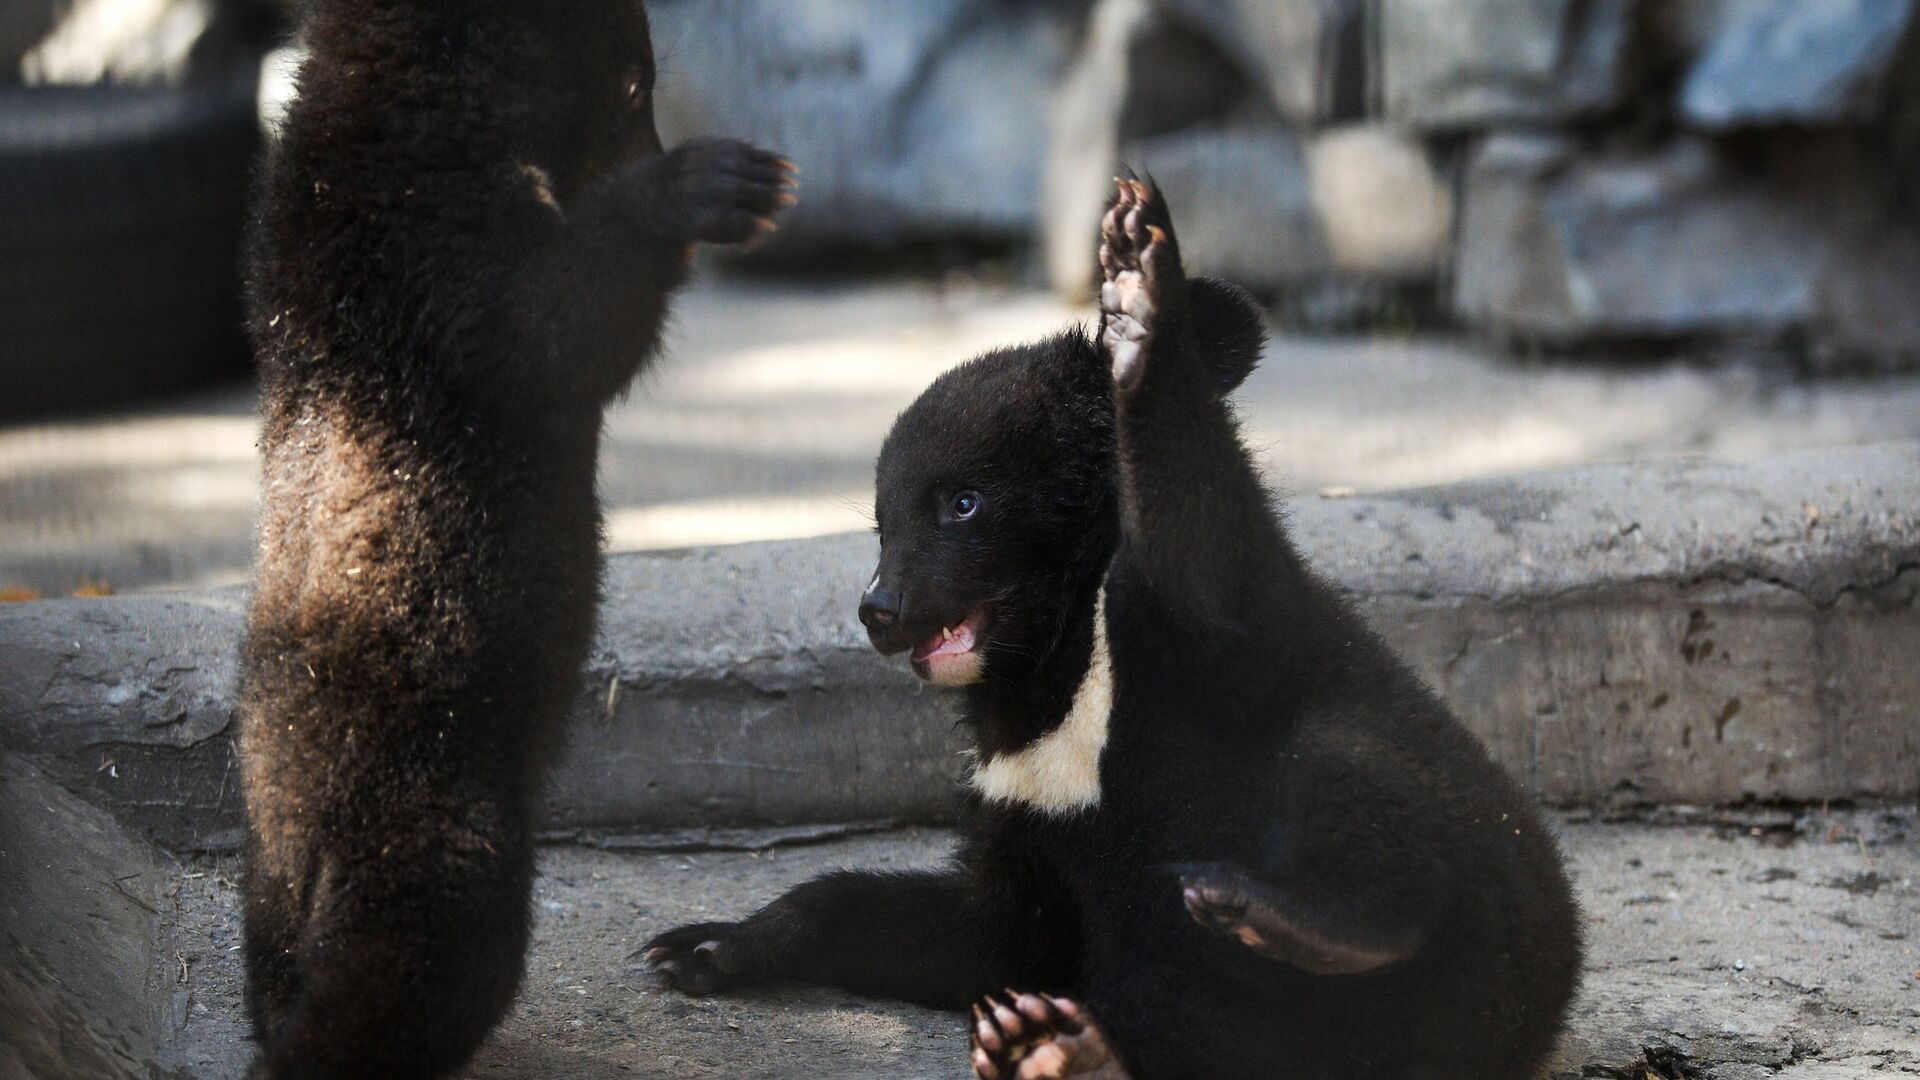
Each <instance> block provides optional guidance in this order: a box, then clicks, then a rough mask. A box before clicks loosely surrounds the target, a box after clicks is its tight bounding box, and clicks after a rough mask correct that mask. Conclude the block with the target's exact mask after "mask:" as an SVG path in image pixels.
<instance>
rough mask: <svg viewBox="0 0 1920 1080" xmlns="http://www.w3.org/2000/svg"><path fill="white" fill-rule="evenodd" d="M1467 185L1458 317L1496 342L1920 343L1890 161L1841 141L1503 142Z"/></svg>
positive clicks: (1919, 278) (1919, 267)
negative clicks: (1748, 146)
mask: <svg viewBox="0 0 1920 1080" xmlns="http://www.w3.org/2000/svg"><path fill="white" fill-rule="evenodd" d="M1464 187H1465V194H1464V203H1465V205H1464V209H1463V219H1462V223H1461V229H1460V237H1461V241H1460V250H1459V253H1458V257H1457V258H1458V262H1457V268H1456V281H1455V294H1454V303H1455V310H1456V312H1457V314H1458V315H1459V316H1460V317H1461V318H1462V319H1463V320H1465V321H1467V322H1469V323H1471V324H1474V325H1478V326H1480V327H1483V328H1485V329H1488V330H1490V331H1493V332H1495V333H1496V334H1498V335H1500V336H1502V337H1506V338H1512V339H1517V340H1524V341H1535V342H1540V343H1543V344H1548V345H1555V346H1569V345H1581V344H1587V343H1607V342H1613V343H1619V342H1653V341H1669V342H1671V341H1685V340H1692V339H1703V338H1709V337H1725V336H1738V337H1762V338H1770V339H1785V338H1789V337H1793V338H1797V339H1802V340H1805V341H1807V342H1808V343H1810V344H1811V345H1812V347H1813V348H1812V352H1813V355H1814V357H1815V358H1816V359H1817V358H1818V356H1819V355H1820V354H1821V353H1822V352H1829V353H1836V352H1837V353H1852V352H1855V351H1865V352H1870V353H1874V354H1877V355H1882V356H1890V357H1891V356H1910V355H1912V354H1913V353H1914V352H1915V351H1916V350H1920V315H1916V314H1915V313H1914V311H1913V307H1914V305H1913V303H1912V297H1914V296H1916V295H1920V243H1916V241H1915V238H1914V235H1913V232H1912V229H1911V228H1910V227H1909V226H1908V225H1907V224H1905V223H1904V218H1903V216H1902V215H1900V214H1899V213H1898V212H1897V209H1896V207H1897V202H1896V200H1895V199H1894V198H1893V193H1892V190H1891V186H1890V184H1889V183H1888V180H1887V177H1886V176H1885V171H1884V169H1883V167H1882V166H1881V165H1880V164H1879V163H1878V162H1877V161H1876V160H1875V159H1874V158H1873V156H1872V155H1870V154H1865V153H1862V152H1861V151H1859V150H1858V148H1857V147H1856V146H1855V145H1854V144H1852V143H1850V142H1848V141H1847V140H1844V139H1841V138H1835V137H1821V136H1806V137H1805V138H1804V139H1802V140H1801V141H1800V142H1798V143H1797V144H1794V145H1791V146H1770V147H1765V148H1761V149H1758V150H1747V151H1735V150H1733V149H1730V148H1728V147H1726V146H1724V145H1721V144H1717V143H1713V142H1710V141H1707V140H1704V139H1699V138H1694V137H1682V138H1678V139H1675V140H1673V141H1671V142H1670V143H1668V144H1666V145H1664V146H1661V147H1658V148H1655V149H1651V150H1617V151H1602V152H1592V151H1591V148H1587V147H1583V146H1582V145H1581V144H1580V143H1578V142H1576V141H1575V140H1573V139H1571V138H1568V137H1555V136H1496V137H1494V138H1492V139H1490V140H1488V141H1487V143H1486V144H1485V145H1484V146H1483V147H1482V148H1481V149H1480V150H1479V152H1478V153H1477V155H1476V156H1475V158H1474V160H1473V162H1472V164H1471V166H1470V168H1469V169H1468V171H1467V176H1466V179H1465V185H1464Z"/></svg>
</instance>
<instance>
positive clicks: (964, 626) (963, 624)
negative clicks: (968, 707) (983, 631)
mask: <svg viewBox="0 0 1920 1080" xmlns="http://www.w3.org/2000/svg"><path fill="white" fill-rule="evenodd" d="M979 643H980V614H979V613H978V612H975V613H973V614H971V615H968V616H967V617H966V618H964V619H962V620H960V622H959V624H958V625H955V626H945V627H941V628H940V631H939V632H938V633H935V634H932V635H930V636H928V638H927V639H926V640H925V641H922V642H921V643H920V644H918V645H915V646H914V647H913V655H912V657H911V659H912V661H913V673H914V674H915V675H918V676H920V677H921V678H922V679H925V680H926V681H928V682H930V683H933V684H934V685H936V686H964V685H966V684H967V683H970V682H973V681H975V680H977V679H978V678H979V677H980V668H981V663H982V661H981V657H980V653H979V650H978V646H979Z"/></svg>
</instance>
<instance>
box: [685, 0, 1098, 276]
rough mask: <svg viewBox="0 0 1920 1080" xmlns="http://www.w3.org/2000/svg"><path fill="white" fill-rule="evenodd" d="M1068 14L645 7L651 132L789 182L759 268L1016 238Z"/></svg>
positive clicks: (756, 5)
mask: <svg viewBox="0 0 1920 1080" xmlns="http://www.w3.org/2000/svg"><path fill="white" fill-rule="evenodd" d="M1085 6H1086V5H1085V4H1082V3H1077V2H1069V0H1049V2H1041V3H1017V2H1014V0H916V2H915V3H912V4H894V3H884V2H881V0H858V2H852V0H847V2H826V0H804V2H797V0H741V2H738V3H727V4H715V3H709V2H706V0H656V2H654V3H652V4H650V5H649V9H650V11H651V13H652V17H653V23H654V46H655V50H656V52H657V53H658V55H659V58H660V61H659V67H660V77H659V83H658V89H657V91H656V101H657V112H658V116H659V120H660V126H661V132H662V134H663V135H664V136H666V137H667V138H668V140H669V141H673V140H676V139H680V138H685V137H687V136H689V135H699V134H710V135H726V136H733V137H736V138H743V139H748V140H751V141H753V142H756V143H759V144H762V145H765V146H767V147H770V148H772V149H776V150H779V151H781V152H782V153H785V154H787V155H788V156H790V157H791V158H793V159H794V161H795V162H797V163H798V164H799V165H800V167H801V169H802V170H803V175H802V178H801V185H802V186H801V201H800V204H799V205H798V206H796V207H794V208H793V210H792V211H791V212H790V213H788V214H786V215H784V216H783V218H782V223H781V231H780V232H779V233H778V234H776V235H775V236H774V237H772V238H770V240H769V242H767V243H764V244H762V245H760V246H759V249H758V250H759V252H760V254H762V255H768V256H776V257H777V256H779V255H782V254H789V255H790V254H796V253H800V252H803V251H808V250H817V249H819V248H822V247H838V246H863V247H890V246H894V245H897V244H900V243H904V242H911V241H914V240H921V239H953V238H960V239H985V240H994V239H1006V238H1017V237H1024V236H1026V235H1029V234H1030V233H1031V232H1032V231H1033V228H1034V225H1035V223H1036V217H1037V215H1038V204H1039V190H1040V172H1041V162H1042V160H1043V157H1044V155H1045V148H1046V143H1047V132H1048V120H1047V108H1046V106H1047V103H1048V101H1049V100H1050V99H1051V95H1052V90H1053V86H1054V82H1055V80H1056V78H1057V77H1058V75H1059V72H1060V70H1061V69H1062V68H1063V67H1064V65H1065V63H1066V61H1067V58H1068V55H1069V53H1070V51H1071V49H1072V46H1073V38H1074V35H1075V32H1076V28H1077V26H1078V24H1079V22H1080V19H1081V16H1082V15H1083V14H1084V11H1085Z"/></svg>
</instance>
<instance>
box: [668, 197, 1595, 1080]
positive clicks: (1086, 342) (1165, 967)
mask: <svg viewBox="0 0 1920 1080" xmlns="http://www.w3.org/2000/svg"><path fill="white" fill-rule="evenodd" d="M1102 233H1103V236H1102V240H1103V242H1102V246H1101V252H1100V259H1101V264H1102V266H1103V268H1104V271H1105V278H1106V280H1105V284H1104V286H1103V289H1102V294H1101V325H1100V333H1099V336H1098V337H1097V338H1089V337H1087V336H1086V335H1085V334H1083V333H1080V332H1077V331H1075V332H1069V333H1066V334H1063V335H1060V336H1058V337H1055V338H1053V339H1051V340H1048V341H1044V342H1041V343H1039V344H1036V345H1030V346H1025V347H1022V348H1016V349H1009V350H1004V351H1001V352H995V353H991V354H989V355H986V356H983V357H980V358H978V359H976V360H973V361H971V362H970V363H968V364H965V365H962V366H960V367H958V368H955V369H954V370H953V371H950V372H948V373H947V374H945V375H943V376H941V377H940V378H939V379H938V380H936V381H935V382H934V384H933V385H932V386H931V387H929V388H928V389H927V391H926V392H925V393H924V394H923V395H922V396H921V397H920V399H919V400H918V401H916V402H914V404H913V405H912V406H910V407H909V408H908V409H907V410H906V411H905V412H904V413H902V414H901V416H900V419H899V420H898V421H897V422H896V423H895V425H894V429H893V431H892V433H891V434H890V435H889V436H888V437H887V440H886V443H885V446H884V447H883V448H882V450H881V453H880V462H879V469H878V474H879V475H878V486H877V491H876V506H875V510H876V516H877V518H878V521H879V527H880V566H879V569H878V571H877V572H876V573H875V575H874V578H873V581H872V583H871V584H870V585H869V587H868V589H867V592H866V594H865V596H864V598H863V600H862V603H861V605H860V616H861V619H862V621H863V622H864V623H865V624H866V626H867V628H868V633H869V636H870V637H871V639H872V641H873V643H874V645H875V646H876V647H877V648H879V649H880V650H881V651H882V652H885V653H888V654H892V653H897V652H908V651H911V661H912V665H913V668H914V670H915V672H916V673H917V674H919V675H920V677H921V678H923V679H926V680H928V681H930V682H933V683H937V684H942V685H951V686H959V687H962V688H963V690H962V693H963V694H964V695H965V697H964V705H963V715H964V719H965V721H966V722H967V725H968V726H969V727H970V729H971V731H972V733H973V735H974V739H975V748H976V756H975V761H974V770H973V775H972V778H971V786H972V788H973V790H974V793H975V795H976V799H975V800H974V807H973V810H972V812H971V815H970V820H969V821H968V823H967V825H966V827H965V830H964V839H963V840H962V842H961V845H960V849H959V852H958V854H957V857H956V859H955V861H954V864H953V865H952V866H950V867H949V868H946V869H941V870H937V871H931V872H922V873H887V874H879V873H867V872H842V873H836V874H829V875H827V876H825V877H821V878H818V879H816V880H814V881H811V882H808V883H807V884H804V885H802V886H800V887H799V888H797V889H795V890H793V891H792V892H790V893H788V894H787V895H786V896H784V897H781V898H780V899H778V900H775V901H774V902H773V903H772V904H769V905H768V906H767V907H766V908H764V909H762V910H761V911H760V912H759V913H757V914H755V915H753V916H751V917H750V918H748V919H746V920H745V921H744V922H738V923H709V924H704V925H698V926H689V927H684V928H681V929H678V930H673V931H669V932H667V933H665V934H662V935H660V936H659V937H658V938H656V939H655V940H654V941H653V943H652V945H651V947H650V951H649V953H648V956H649V959H650V961H651V962H652V963H653V965H654V966H655V967H656V968H657V969H658V971H659V972H660V974H661V976H662V977H663V979H664V980H665V981H666V982H667V983H669V984H670V985H674V986H678V987H680V988H682V989H685V990H687V991H689V992H691V993H708V992H712V991H715V990H723V989H728V988H732V987H737V986H745V985H749V984H753V983H759V982H764V981H769V980H777V979H798V980H804V981H812V982H823V983H830V984H833V985H836V986H840V987H843V988H846V989H848V990H852V991H855V992H859V993H867V994H874V995H878V996H886V997H897V998H904V999H907V1000H910V1001H915V1002H919V1003H922V1004H926V1005H932V1006H939V1007H948V1008H962V1007H965V1006H966V1005H967V1004H969V1003H976V1004H975V1007H974V1012H973V1017H974V1019H973V1025H972V1034H973V1065H974V1068H975V1070H976V1071H977V1072H978V1073H979V1075H980V1076H982V1077H986V1078H988V1080H1037V1078H1043V1077H1065V1076H1079V1077H1099V1078H1105V1080H1119V1078H1125V1077H1132V1078H1135V1080H1173V1078H1196V1077H1218V1078H1221V1080H1248V1078H1253V1077H1285V1078H1287V1080H1335V1078H1338V1080H1365V1078H1381V1080H1415V1078H1441V1077H1463V1076H1500V1077H1515V1078H1519V1077H1526V1076H1530V1075H1533V1073H1534V1071H1535V1070H1536V1069H1537V1068H1538V1067H1539V1066H1540V1065H1541V1063H1542V1062H1543V1060H1544V1059H1545V1057H1546V1055H1547V1053H1548V1051H1549V1049H1550V1047H1551V1046H1552V1044H1553V1041H1554V1038H1555V1035H1556V1033H1557V1031H1558V1030H1559V1027H1560V1024H1561V1020H1562V1016H1563V1014H1564V1012H1565V1010H1566V1008H1567V1004H1568V1002H1569V1000H1570V998H1571V997H1572V995H1573V992H1574V988H1575V985H1576V983H1577V981H1578V975H1579V967H1580V951H1581V949H1580V932H1579V919H1578V913H1577V911H1576V908H1575V906H1574V902H1573V899H1572V896H1571V892H1570V889H1569V887H1568V882H1567V878H1566V875H1565V873H1564V872H1563V870H1562V867H1561V861H1560V856H1559V853H1558V850H1557V848H1556V846H1555V843H1554V840H1553V837H1552V836H1551V834H1550V833H1549V832H1548V830H1547V828H1546V825H1545V824H1544V822H1543V821H1542V820H1541V818H1540V815H1539V814H1538V812H1537V811H1536V810H1535V808H1534V805H1533V800H1532V798H1531V797H1530V796H1529V795H1528V793H1527V792H1526V791H1524V790H1523V789H1521V788H1520V787H1519V786H1518V785H1517V784H1515V783H1514V782H1513V781H1512V780H1511V779H1510V778H1509V777H1508V776H1507V775H1506V774H1505V773H1504V772H1503V771H1502V770H1501V769H1500V768H1499V767H1498V766H1497V765H1496V764H1495V763H1494V762H1493V761H1492V760H1491V759H1489V758H1488V756H1487V754H1486V752H1485V751H1484V750H1483V749H1482V748H1481V746H1480V744H1479V743H1478V742H1476V741H1475V740H1474V738H1473V737H1472V736H1471V735H1470V734H1468V732H1467V731H1466V729H1465V728H1463V727H1462V726H1461V725H1460V723H1459V722H1458V721H1457V720H1455V719H1454V717H1453V716H1452V715H1451V714H1449V713H1448V711H1447V709H1446V707H1445V706H1444V705H1443V704H1441V702H1440V701H1439V700H1438V699H1437V698H1435V697H1434V695H1433V694H1432V693H1431V692H1430V691H1428V690H1427V688H1426V687H1425V686H1423V685H1422V684H1421V683H1420V681H1419V680H1418V679H1417V678H1416V677H1415V676H1414V675H1413V674H1412V673H1411V672H1409V671H1408V670H1407V668H1406V667H1405V666H1404V665H1402V664H1401V662H1400V661H1399V660H1398V659H1397V658H1395V657H1394V656H1393V655H1392V653H1391V652H1389V650H1388V649H1387V648H1386V646H1385V645H1384V644H1383V643H1382V642H1381V640H1380V639H1379V637H1378V636H1377V635H1375V634H1374V633H1373V632H1372V630H1370V629H1369V628H1368V627H1367V625H1366V624H1365V623H1364V621H1362V619H1361V618H1360V617H1359V616H1358V615H1357V614H1356V613H1355V612H1354V611H1353V609H1352V607H1351V606H1350V605H1349V604H1348V603H1347V601H1345V600H1344V599H1343V598H1342V597H1341V596H1340V595H1339V593H1338V592H1337V591H1336V590H1335V589H1334V588H1333V587H1331V586H1329V585H1328V584H1327V583H1326V582H1324V581H1322V580H1321V579H1320V578H1319V577H1317V576H1316V575H1315V574H1314V573H1313V572H1312V571H1311V570H1310V569H1309V568H1308V567H1307V566H1306V564H1305V562H1304V561H1303V560H1302V558H1301V557H1300V555H1299V553H1298V552H1297V551H1296V550H1295V549H1294V547H1293V545H1292V543H1291V542H1290V541H1289V540H1288V537H1287V533H1286V530H1285V528H1284V525H1283V522H1282V519H1281V518H1280V516H1279V515H1278V514H1276V512H1275V509H1274V507H1273V505H1272V502H1271V499H1270V497H1269V495H1268V493H1267V491H1266V490H1265V488H1264V487H1263V485H1262V483H1261V480H1260V477H1259V474H1258V472H1257V471H1256V468H1255V466H1254V463H1253V459H1252V457H1251V455H1249V453H1248V452H1247V450H1246V448H1245V446H1244V444H1243V443H1242V442H1241V440H1240V437H1239V433H1238V430H1237V428H1236V425H1235V422H1234V417H1233V412H1232V408H1231V406H1230V405H1229V404H1228V402H1227V400H1226V398H1227V395H1228V393H1229V392H1231V391H1232V390H1233V389H1234V388H1235V387H1236V386H1238V385H1239V383H1240V382H1241V380H1242V379H1244V378H1245V377H1246V375H1247V373H1248V372H1249V371H1250V370H1251V369H1252V367H1253V365H1254V364H1255V363H1256V362H1257V360H1258V358H1259V353H1260V349H1261V347H1262V345H1263V343H1264V339H1265V335H1264V330H1263V328H1262V325H1261V320H1260V317H1259V313H1258V310H1257V309H1256V308H1255V307H1254V306H1253V305H1252V303H1251V301H1250V300H1249V299H1248V298H1247V297H1246V296H1245V294H1244V293H1242V292H1240V291H1239V290H1237V289H1235V288H1233V287H1232V286H1229V285H1224V284H1222V283H1220V282H1215V281H1209V280H1207V279H1204V278H1202V279H1194V280H1191V281H1190V280H1189V279H1188V278H1187V277H1186V275H1185V274H1184V272H1183V270H1182V268H1181V265H1180V256H1179V250H1178V246H1177V243H1176V241H1175V238H1174V229H1173V222H1172V218H1171V216H1170V215H1169V213H1168V210H1167V206H1166V202H1165V200H1164V199H1163V198H1162V197H1161V195H1160V194H1159V192H1158V191H1157V190H1155V189H1153V188H1151V187H1149V186H1147V185H1144V184H1140V183H1137V182H1134V181H1124V182H1122V183H1121V185H1120V192H1119V196H1118V198H1117V200H1116V202H1115V204H1114V206H1113V207H1112V209H1111V211H1110V212H1109V213H1108V215H1107V217H1106V219H1105V221H1104V223H1103V228H1102ZM1006 987H1011V988H1013V989H1010V990H1004V991H1003V989H1002V988H1006Z"/></svg>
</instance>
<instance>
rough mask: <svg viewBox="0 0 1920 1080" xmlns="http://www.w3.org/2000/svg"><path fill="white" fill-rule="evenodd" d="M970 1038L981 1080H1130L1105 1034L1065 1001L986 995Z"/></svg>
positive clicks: (1040, 996)
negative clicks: (1071, 1078)
mask: <svg viewBox="0 0 1920 1080" xmlns="http://www.w3.org/2000/svg"><path fill="white" fill-rule="evenodd" d="M972 1034H973V1071H974V1074H975V1075H976V1076H978V1077H979V1078H980V1080H1067V1078H1069V1077H1078V1078H1081V1080H1129V1077H1128V1074H1127V1071H1126V1070H1125V1069H1124V1068H1122V1067H1121V1065H1120V1061H1119V1059H1118V1058H1116V1057H1115V1056H1114V1053H1113V1048H1112V1047H1111V1046H1110V1045H1109V1044H1108V1043H1107V1036H1106V1033H1105V1032H1103V1031H1101V1030H1100V1027H1099V1025H1098V1024H1096V1023H1094V1021H1093V1017H1091V1016H1089V1015H1088V1014H1087V1012H1086V1010H1084V1009H1082V1008H1081V1007H1080V1005H1079V1004H1078V1003H1077V1002H1074V1001H1072V1000H1070V999H1068V998H1061V997H1051V996H1049V995H1046V994H1021V993H1015V992H1014V991H1012V990H1009V991H1007V993H1006V996H1005V997H1004V998H1001V997H997V996H995V995H993V994H988V995H987V996H986V998H985V1000H983V1001H981V1002H980V1003H979V1004H978V1005H975V1006H974V1007H973V1033H972Z"/></svg>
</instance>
